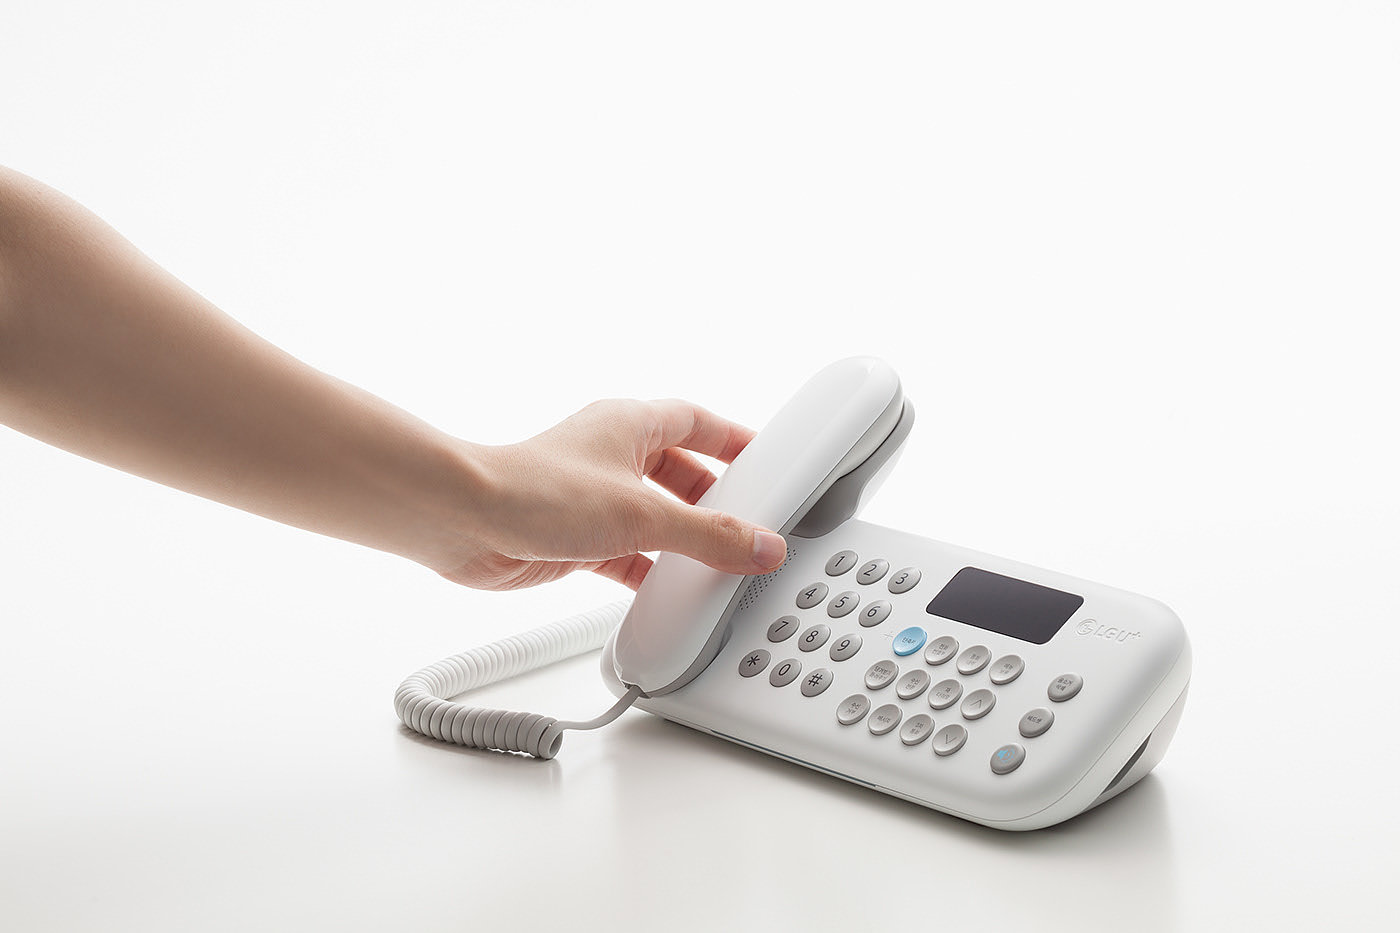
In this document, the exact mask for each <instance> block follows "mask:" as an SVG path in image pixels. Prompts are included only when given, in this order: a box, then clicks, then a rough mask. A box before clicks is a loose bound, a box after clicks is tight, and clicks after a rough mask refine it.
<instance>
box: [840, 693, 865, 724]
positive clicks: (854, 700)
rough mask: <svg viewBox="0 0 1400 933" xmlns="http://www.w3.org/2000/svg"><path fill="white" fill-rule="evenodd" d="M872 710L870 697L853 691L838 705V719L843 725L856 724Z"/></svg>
mask: <svg viewBox="0 0 1400 933" xmlns="http://www.w3.org/2000/svg"><path fill="white" fill-rule="evenodd" d="M868 712H870V697H868V696H866V695H865V694H863V693H853V694H851V695H850V696H848V697H846V699H844V700H842V701H841V705H840V706H838V707H836V721H837V722H839V723H840V724H841V725H843V726H850V725H854V724H855V723H858V722H860V721H861V720H862V719H864V718H865V714H866V713H868Z"/></svg>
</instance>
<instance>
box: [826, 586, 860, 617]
mask: <svg viewBox="0 0 1400 933" xmlns="http://www.w3.org/2000/svg"><path fill="white" fill-rule="evenodd" d="M859 603H860V597H859V596H857V595H856V594H855V593H852V592H850V591H849V590H848V591H847V592H845V593H842V594H841V595H840V596H836V597H834V598H833V599H832V600H831V602H830V603H828V604H827V607H826V614H827V615H829V616H831V617H832V618H833V619H839V618H841V617H842V616H844V615H847V614H849V613H850V611H851V610H852V609H854V608H855V607H856V606H857V605H859Z"/></svg>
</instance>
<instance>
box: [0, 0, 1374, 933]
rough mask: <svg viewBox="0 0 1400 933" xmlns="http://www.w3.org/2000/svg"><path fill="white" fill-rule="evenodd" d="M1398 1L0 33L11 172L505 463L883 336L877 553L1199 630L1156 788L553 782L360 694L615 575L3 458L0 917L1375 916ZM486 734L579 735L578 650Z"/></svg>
mask: <svg viewBox="0 0 1400 933" xmlns="http://www.w3.org/2000/svg"><path fill="white" fill-rule="evenodd" d="M1397 40H1400V11H1397V9H1396V7H1395V6H1394V5H1393V4H1386V3H1380V2H1377V3H1352V2H1317V3H1280V2H1267V3H1264V2H1261V3H1233V2H1218V0H1215V2H1209V3H1193V2H1175V3H1170V4H1122V3H1101V4H1089V3H1065V4H1049V3H982V4H935V3H849V4H839V3H814V2H803V3H770V2H755V0H746V2H739V3H706V4H675V3H643V2H635V3H589V2H579V3H562V2H552V3H547V2H521V3H507V2H493V3H479V2H470V0H455V2H442V3H413V4H385V3H378V4H363V3H359V4H356V3H345V2H336V3H320V4H312V3H253V2H242V3H238V4H227V5H223V6H214V5H209V4H190V3H176V2H168V3H157V2H148V3H101V4H99V3H92V4H81V3H65V2H57V0H46V2H44V3H31V2H21V0H2V2H0V162H3V163H5V164H8V165H10V166H12V167H14V168H17V169H20V170H22V171H25V172H28V173H29V174H32V175H34V176H36V177H39V178H41V179H43V180H45V181H47V182H48V183H50V184H52V185H54V186H56V187H58V188H61V189H62V190H64V191H66V192H68V193H69V194H71V195H72V196H74V197H76V198H77V199H78V200H80V201H82V202H84V203H85V204H87V205H89V206H90V207H91V208H93V209H94V210H95V211H97V212H98V213H99V214H101V215H102V216H103V217H105V218H106V219H107V220H108V221H110V222H111V223H112V224H113V225H115V226H116V227H117V228H118V229H119V230H121V231H122V232H124V233H125V234H126V235H127V236H128V237H130V238H131V239H132V240H133V241H134V242H135V243H137V244H138V245H139V246H140V247H142V248H143V249H145V250H146V251H147V252H149V253H150V254H151V255H152V256H154V257H155V258H156V259H157V260H158V261H160V262H161V263H162V264H164V265H165V266H167V267H168V268H169V269H171V270H172V271H173V272H174V273H175V274H176V275H178V276H180V277H181V278H182V279H184V280H185V281H187V282H188V283H190V284H191V285H192V286H194V287H195V288H196V289H198V290H200V291H201V292H203V293H204V294H206V295H207V296H209V297H210V298H212V299H213V300H214V301H215V302H217V303H218V304H219V305H220V306H221V307H223V308H225V309H226V310H228V311H229V312H230V313H231V314H233V315H234V316H235V317H237V318H239V319H240V320H242V321H243V322H245V323H247V324H248V325H250V326H252V327H253V328H254V329H256V330H257V331H259V332H261V333H262V334H264V335H266V336H267V337H269V338H270V339H272V340H273V341H275V342H277V343H279V344H280V345H282V346H284V347H285V348H287V349H289V350H290V351H292V352H293V353H296V354H297V355H299V356H301V357H302V358H304V359H306V360H308V361H309V362H311V363H312V364H314V365H316V366H318V367H321V368H323V369H326V370H328V371H330V372H332V373H335V374H336V375H338V376H341V377H343V378H346V379H349V380H351V381H353V382H356V383H359V384H361V385H363V386H365V387H367V388H369V389H371V390H372V391H375V392H377V393H379V394H381V395H383V396H385V397H386V398H389V399H390V400H392V401H394V402H396V403H398V404H400V405H402V406H403V407H405V408H407V409H409V410H410V411H413V412H415V413H417V414H419V415H421V416H423V417H425V418H427V419H428V420H430V421H432V422H434V423H436V424H438V425H440V426H442V427H444V428H446V429H447V430H450V431H453V432H455V433H458V434H460V435H463V436H467V437H470V438H473V439H475V440H479V441H486V442H493V443H494V442H506V441H510V440H515V439H519V438H522V437H524V436H527V435H529V434H532V433H534V432H536V431H538V430H541V429H543V428H544V427H546V426H548V425H549V424H552V423H553V422H555V421H557V420H559V419H560V418H562V417H564V416H565V415H567V414H569V413H570V412H571V411H573V410H575V409H576V408H578V407H581V406H582V405H583V404H585V403H586V402H588V401H590V400H592V399H594V398H597V397H603V396H610V395H628V396H640V397H651V396H669V395H678V396H684V397H688V398H691V399H694V400H695V401H698V402H701V403H702V404H705V405H707V406H709V407H711V408H713V409H715V410H717V411H719V412H722V413H724V414H726V415H729V416H731V417H733V418H736V419H738V420H743V421H746V422H748V423H751V424H754V425H761V424H762V423H763V421H764V420H765V419H766V418H767V417H768V416H769V415H770V414H771V413H772V412H773V411H774V410H775V409H776V407H777V406H778V405H779V404H780V403H781V402H782V401H783V400H785V398H786V397H787V395H788V393H789V392H790V390H791V388H792V387H793V386H794V385H795V384H796V383H798V382H800V381H801V380H803V379H805V378H806V377H807V376H808V375H809V374H810V373H811V372H813V371H815V370H816V369H817V368H819V367H820V366H821V365H823V364H824V363H826V362H828V361H830V360H832V359H835V358H837V357H840V356H844V355H849V354H853V353H873V354H876V355H879V356H883V357H885V358H886V359H888V360H889V361H890V362H891V363H893V364H894V365H895V367H896V368H897V369H898V370H899V371H900V372H901V374H902V376H903V378H904V382H905V387H906V390H907V391H908V393H909V395H910V397H911V398H913V399H914V400H915V402H916V403H917V405H918V411H919V421H918V423H917V424H916V426H915V430H914V434H913V437H912V439H911V441H910V443H909V447H908V449H907V450H906V453H905V456H904V460H903V461H902V464H901V466H900V469H899V470H898V471H897V472H896V473H895V475H894V476H893V477H892V479H891V480H890V482H889V483H888V484H887V485H886V487H885V488H884V491H883V492H882V493H881V495H880V497H879V498H878V500H877V501H876V502H875V503H874V504H873V505H872V507H871V508H870V509H869V511H868V512H867V514H866V517H867V518H870V519H871V520H874V521H876V522H881V523H885V524H890V525H895V526H897V527H900V528H903V529H907V530H909V531H914V532H918V533H922V534H925V535H928V536H931V537H936V538H940V539H942V540H947V541H953V542H957V543H960V544H964V545H968V546H970V547H975V548H979V549H982V550H988V551H993V552H996V553H1001V554H1005V555H1007V556H1010V557H1014V558H1018V559H1021V560H1025V561H1029V562H1031V563H1036V564H1041V565H1044V566H1049V567H1053V568H1056V569H1059V570H1063V571H1066V572H1069V573H1073V574H1077V575H1080V576H1084V577H1088V578H1091V579H1095V580H1100V581H1103V582H1105V583H1110V584H1114V585H1117V586H1121V587H1124V588H1127V589H1133V590H1137V591H1140V592H1144V593H1147V594H1149V595H1152V596H1155V597H1157V598H1160V599H1162V600H1164V601H1166V602H1167V603H1169V604H1170V605H1171V606H1173V607H1174V608H1175V609H1176V610H1177V612H1178V613H1179V614H1180V615H1181V617H1182V618H1183V619H1184V620H1185V622H1186V625H1187V628H1188V631H1189V632H1190V633H1191V636H1192V639H1193V644H1194V649H1195V657H1196V667H1195V678H1194V682H1193V685H1192V694H1191V700H1190V702H1189V704H1188V706H1187V710H1186V716H1185V718H1184V720H1183V722H1182V725H1181V729H1180V732H1179V733H1178V736H1177V739H1176V742H1175V744H1174V746H1173V747H1172V748H1171V750H1170V751H1169V752H1168V755H1167V758H1166V760H1165V761H1164V762H1163V763H1162V765H1161V766H1160V767H1159V768H1158V770H1157V771H1156V772H1155V773H1154V775H1152V776H1150V777H1149V778H1148V779H1146V780H1145V781H1144V782H1143V783H1142V784H1141V785H1139V786H1138V787H1136V788H1135V789H1133V790H1132V791H1131V792H1130V793H1128V794H1126V795H1124V797H1122V798H1120V799H1119V800H1118V801H1116V802H1114V803H1112V804H1110V805H1107V806H1105V807H1103V808H1102V809H1101V810H1098V811H1095V812H1093V813H1091V814H1089V815H1087V816H1085V817H1083V818H1080V819H1077V820H1074V821H1071V822H1070V823H1067V824H1064V825H1063V826H1061V827H1058V828H1054V829H1049V830H1045V831H1041V832H1037V833H1032V834H1028V835H1008V834H998V833H996V832H993V831H991V830H984V829H982V828H980V827H975V826H972V825H971V824H965V823H962V822H959V821H957V820H954V819H952V818H949V817H945V816H942V815H940V814H936V813H933V812H930V811H925V810H923V809H920V808H917V807H914V806H912V805H908V804H905V803H901V802H898V801H895V800H892V799H887V798H883V797H880V796H878V795H876V794H873V793H871V792H869V791H867V790H864V789H862V788H859V787H855V786H850V785H846V784H843V783H840V782H837V781H835V780H833V779H829V778H826V777H822V776H820V775H817V774H814V773H809V772H806V771H804V770H802V769H800V768H797V767H795V766H791V765H787V764H784V763H781V762H778V761H775V760H770V759H767V758H765V757H763V756H760V755H757V754H755V753H752V752H749V751H746V750H743V749H740V748H736V747H731V746H728V745H726V744H724V743H721V742H719V741H718V740H713V739H709V738H707V737H704V736H701V735H699V734H694V733H691V732H688V731H687V730H684V729H682V728H679V727H675V726H671V725H668V724H665V723H662V722H660V721H657V720H655V719H653V718H652V717H650V716H648V715H646V714H644V713H641V712H633V713H629V714H628V715H627V716H625V717H624V718H623V719H622V720H621V721H620V722H619V723H617V724H615V725H614V726H613V727H611V728H610V729H608V730H606V731H604V732H601V733H594V734H586V735H575V736H572V737H570V738H569V739H568V740H567V741H566V743H565V748H564V752H563V754H562V756H561V757H560V758H559V759H557V760H555V761H552V762H548V763H542V762H536V761H528V760H522V759H519V758H514V757H507V756H503V755H497V754H489V753H474V752H464V751H461V750H451V749H448V748H446V747H438V746H435V745H433V744H431V743H427V742H423V741H419V740H415V739H414V738H411V737H410V736H409V735H407V734H406V733H405V732H404V731H403V730H402V729H401V728H400V727H399V726H398V723H397V720H396V719H395V718H394V716H393V712H392V708H391V702H390V701H391V696H392V693H393V690H394V687H395V686H396V685H397V683H398V681H399V679H400V678H401V677H402V676H404V675H405V674H407V673H408V672H410V671H411V670H413V669H415V668H417V667H419V666H421V665H423V664H426V663H428V662H430V661H432V660H435V659H437V658H438V657H439V656H441V655H444V654H448V653H451V652H453V651H456V650H459V649H461V648H464V647H467V646H468V645H470V644H473V643H477V642H481V641H486V640H490V639H492V638H496V637H500V636H503V635H505V634H508V633H510V632H514V631H518V630H520V629H523V628H525V627H528V626H530V625H532V624H534V623H536V622H540V621H545V620H548V619H550V618H554V617H557V616H559V615H564V614H568V613H571V612H573V611H575V610H576V609H579V608H586V607H588V606H591V605H594V604H597V603H599V602H604V601H607V600H610V599H613V598H615V597H616V596H618V595H619V593H620V588H619V587H616V586H615V585H613V584H610V583H608V582H606V581H603V580H599V579H593V578H589V579H584V578H578V579H569V580H566V581H563V582H560V583H557V584H554V585H552V586H549V587H546V588H543V589H540V590H536V591H530V592H523V593H515V594H487V593H478V592H473V591H469V590H465V589H460V588H456V587H454V586H452V585H450V584H448V583H446V582H444V581H442V580H440V579H439V578H437V577H436V576H434V575H433V574H431V573H430V572H428V571H426V570H423V569H422V568H419V567H417V566H415V565H412V564H409V563H407V562H404V561H402V560H400V559H397V558H393V557H390V556H388V555H384V554H379V553H376V552H371V551H367V550H364V549H360V548H357V547H354V546H351V545H347V544H343V543H341V542H337V541H332V540H327V539H323V538H318V537H316V536H313V535H309V534H306V533H303V532H299V531H296V530H293V529H289V528H284V527H281V526H278V525H274V524H272V523H270V522H267V521H264V520H262V519H258V518H254V517H252V516H248V515H244V514H241V513H237V512H234V511H232V510H229V509H227V508H224V507H222V506H218V505H214V504H211V503H208V502H204V501H201V500H197V499H194V498H191V497H188V496H185V495H183V494H180V493H176V492H173V491H170V490H167V489H164V488H162V487H158V486H155V485H152V484H150V483H147V482H145V481H142V480H137V479H133V478H131V477H128V476H125V475H122V474H119V473H116V472H114V471H112V470H109V469H107V468H105V467H100V466H96V465H93V464H91V463H88V462H85V461H82V460H79V459H77V458H74V457H72V456H70V455H68V454H65V453H62V452H60V451H56V450H53V449H49V448H46V447H44V446H42V445H40V444H38V443H36V442H34V441H31V440H30V439H28V438H26V437H23V436H20V435H17V434H14V433H12V432H7V431H4V432H0V579H3V586H0V646H3V647H0V926H4V927H6V928H8V929H15V930H21V929H22V930H31V931H48V930H103V931H116V930H140V931H158V930H191V929H201V930H246V929H278V930H290V929H307V928H325V929H330V928H334V929H337V930H382V929H410V928H418V929H426V930H451V929H465V928H469V927H473V928H493V927H501V926H505V927H514V926H518V927H521V928H537V927H546V926H547V927H550V928H564V929H593V928H597V929H625V928H635V929H667V930H677V929H682V930H688V929H718V928H723V929H731V928H760V927H761V928H764V929H795V928H802V929H834V928H838V927H841V928H847V929H890V930H906V929H911V928H914V927H915V926H917V927H918V928H921V929H922V928H926V927H929V926H932V925H939V926H942V927H944V928H958V929H978V928H989V927H994V928H998V929H1027V930H1031V929H1033V930H1050V929H1055V930H1061V929H1063V930H1074V931H1077V933H1082V931H1089V930H1097V929H1118V930H1121V929H1143V930H1176V929H1193V930H1199V929H1208V928H1234V929H1238V928H1240V927H1242V926H1249V927H1254V928H1270V929H1300V930H1314V929H1320V928H1324V927H1326V928H1332V929H1358V928H1374V927H1376V926H1379V925H1382V924H1384V923H1388V922H1392V921H1393V910H1392V907H1391V904H1392V898H1391V890H1392V887H1393V883H1394V875H1395V872H1396V869H1397V868H1400V847H1397V842H1396V838H1397V835H1396V834H1397V829H1400V818H1398V817H1397V813H1396V810H1397V807H1396V800H1395V793H1394V784H1395V781H1396V778H1397V775H1396V766H1397V754H1396V740H1395V731H1394V728H1395V726H1394V723H1395V706H1394V702H1395V700H1394V698H1395V694H1394V691H1393V689H1391V684H1392V683H1393V682H1394V671H1395V669H1396V667H1395V665H1396V664H1397V657H1400V637H1397V635H1396V631H1397V628H1400V619H1397V603H1398V602H1400V584H1397V579H1400V577H1397V572H1396V567H1397V563H1398V562H1400V535H1397V528H1398V527H1400V494H1398V493H1397V491H1396V476H1397V474H1400V458H1398V457H1397V453H1396V449H1397V444H1396V438H1395V431H1396V410H1395V409H1396V405H1395V402H1396V398H1397V388H1398V386H1397V381H1400V380H1397V376H1396V373H1395V362H1394V359H1395V347H1396V340H1395V327H1394V320H1395V316H1396V312H1397V310H1400V302H1397V299H1400V282H1398V280H1397V268H1396V258H1397V255H1400V226H1398V225H1397V217H1400V185H1398V184H1397V172H1396V166H1397V165H1400V132H1397V120H1396V114H1397V112H1398V111H1397V104H1400V93H1397V90H1400V56H1397ZM483 699H484V700H486V701H490V702H500V703H508V704H512V705H518V706H524V707H527V708H531V709H536V710H539V711H542V712H549V713H553V714H555V715H559V716H561V717H585V716H589V715H592V714H593V713H594V712H596V711H598V710H600V709H601V708H603V706H604V705H606V704H607V703H608V702H609V700H610V697H609V696H608V695H607V694H606V693H605V691H604V690H603V688H602V686H601V685H600V684H599V683H598V680H597V677H596V670H595V662H594V661H593V659H591V658H590V659H586V660H579V661H577V662H571V663H569V664H565V665H561V666H559V667H556V668H554V669H551V670H548V671H544V672H541V673H539V674H536V675H533V676H531V677H529V678H527V679H525V680H522V681H517V682H515V683H512V684H509V685H502V686H501V687H499V688H493V689H492V690H491V691H489V692H487V693H486V694H485V695H484V697H483Z"/></svg>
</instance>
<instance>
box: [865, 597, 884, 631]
mask: <svg viewBox="0 0 1400 933" xmlns="http://www.w3.org/2000/svg"><path fill="white" fill-rule="evenodd" d="M889 617H890V604H889V603H888V602H886V601H885V600H883V599H877V600H875V601H874V602H873V603H871V604H870V605H869V606H866V607H865V609H864V611H862V612H861V614H860V624H861V625H863V626H865V627H866V628H870V627H871V626H873V625H879V624H880V623H881V622H883V621H885V620H886V619H888V618H889Z"/></svg>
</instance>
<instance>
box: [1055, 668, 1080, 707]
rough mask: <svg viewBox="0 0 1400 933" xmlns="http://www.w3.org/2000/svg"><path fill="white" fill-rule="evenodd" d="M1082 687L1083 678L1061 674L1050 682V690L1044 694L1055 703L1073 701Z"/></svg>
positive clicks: (1076, 675)
mask: <svg viewBox="0 0 1400 933" xmlns="http://www.w3.org/2000/svg"><path fill="white" fill-rule="evenodd" d="M1083 687H1084V678H1083V677H1080V676H1079V675H1078V674H1061V675H1060V676H1059V677H1056V678H1055V679H1054V680H1052V681H1050V689H1049V690H1047V691H1046V693H1048V694H1049V695H1050V699H1052V700H1054V701H1055V702H1056V703H1063V702H1064V701H1065V700H1072V699H1074V698H1075V696H1076V695H1077V694H1078V693H1079V691H1080V690H1081V689H1082V688H1083Z"/></svg>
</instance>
